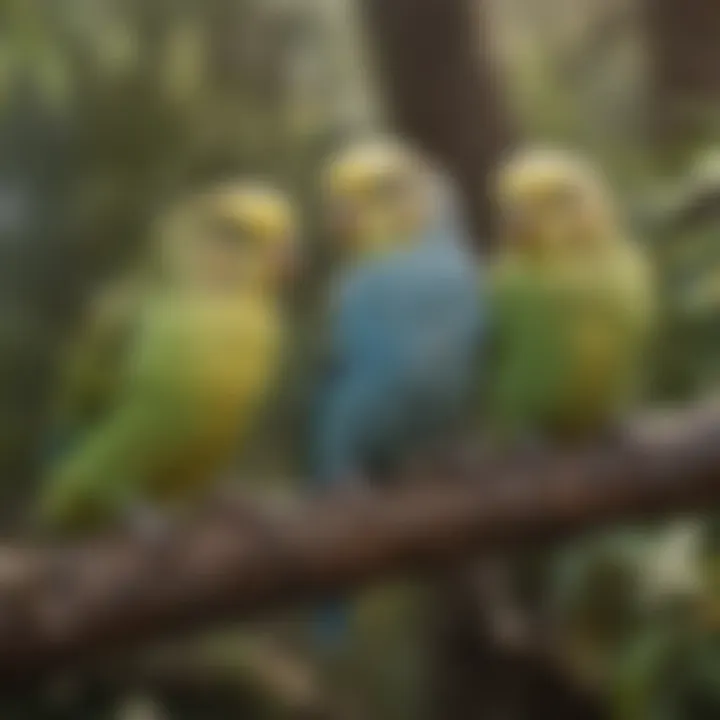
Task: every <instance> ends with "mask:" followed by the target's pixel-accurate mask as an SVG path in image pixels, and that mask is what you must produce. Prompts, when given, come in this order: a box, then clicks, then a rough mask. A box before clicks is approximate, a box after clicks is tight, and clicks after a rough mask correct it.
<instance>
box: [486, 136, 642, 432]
mask: <svg viewBox="0 0 720 720" xmlns="http://www.w3.org/2000/svg"><path fill="white" fill-rule="evenodd" d="M497 194H498V203H499V208H500V212H501V223H502V232H501V242H500V250H499V256H498V258H497V261H496V262H495V264H494V266H493V268H492V272H491V275H492V288H493V290H492V292H493V312H494V314H493V320H494V325H495V330H496V332H495V337H494V349H495V358H496V360H497V365H496V368H497V373H496V374H495V375H493V384H492V388H491V391H490V395H491V398H490V402H489V412H490V416H491V423H492V424H493V425H494V426H495V428H496V429H497V430H498V432H499V433H500V434H501V435H503V436H504V437H505V438H506V439H515V440H517V439H518V438H520V437H521V436H522V437H525V438H527V437H528V436H533V435H535V436H538V435H542V436H544V437H545V439H550V438H563V439H567V438H571V437H579V436H584V435H587V434H590V433H594V432H598V431H603V430H605V429H608V428H610V427H611V426H612V425H614V424H615V423H616V422H618V421H619V420H621V418H622V417H623V415H624V413H625V412H626V411H627V409H628V406H629V405H631V404H632V403H633V402H634V401H636V400H637V398H638V394H639V392H640V389H641V387H642V380H643V375H644V374H645V367H644V365H643V357H644V352H645V351H646V350H647V348H648V343H649V341H650V339H651V337H652V329H653V326H654V321H655V318H654V313H655V302H654V293H653V281H652V273H651V269H650V264H649V260H648V258H647V257H645V255H644V254H643V253H642V252H641V250H640V248H639V247H638V246H636V245H635V244H634V243H633V242H632V240H631V239H630V238H629V237H628V235H627V233H626V230H625V228H624V227H623V225H622V222H621V220H620V218H619V217H618V213H617V210H616V207H615V205H614V203H613V201H612V198H611V197H610V193H609V189H608V188H607V187H606V185H605V183H604V182H603V180H602V178H601V177H600V174H599V173H598V171H597V170H596V169H595V168H594V167H592V166H591V165H590V164H589V163H587V162H585V161H584V160H582V159H580V158H578V157H576V156H575V155H573V154H570V153H565V152H562V151H556V150H544V149H539V150H530V151H524V152H521V153H520V154H518V155H517V156H515V157H513V158H511V159H510V160H509V161H508V162H507V163H506V164H505V165H504V166H503V167H502V168H501V169H500V172H499V175H498V184H497Z"/></svg>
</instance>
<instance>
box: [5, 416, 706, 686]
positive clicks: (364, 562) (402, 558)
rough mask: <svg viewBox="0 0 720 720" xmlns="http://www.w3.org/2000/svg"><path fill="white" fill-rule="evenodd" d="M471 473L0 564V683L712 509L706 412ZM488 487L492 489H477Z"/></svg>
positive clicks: (245, 510) (224, 513)
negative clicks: (391, 580)
mask: <svg viewBox="0 0 720 720" xmlns="http://www.w3.org/2000/svg"><path fill="white" fill-rule="evenodd" d="M469 475H472V477H470V476H468V477H467V478H465V477H456V478H451V477H448V478H446V479H444V480H445V481H444V482H443V483H438V482H437V481H436V482H432V483H431V482H419V483H417V484H416V485H415V486H407V485H398V486H396V487H393V488H390V489H388V490H387V491H384V492H380V491H378V492H377V493H368V494H367V495H366V496H363V497H362V498H358V497H356V496H355V497H352V498H350V497H341V496H338V497H328V498H324V499H321V500H319V501H317V502H314V503H308V504H298V505H296V506H293V507H291V508H284V509H280V510H278V509H277V508H272V509H268V508H267V507H265V508H264V509H262V508H260V507H257V508H255V509H252V508H249V507H248V504H247V502H246V501H242V500H238V501H237V502H229V501H228V500H227V499H226V501H225V502H223V503H221V504H220V506H218V507H215V508H208V510H207V512H206V513H205V514H204V515H203V516H202V517H200V518H198V520H196V521H195V522H193V523H187V524H185V525H183V526H177V527H174V528H173V529H171V530H169V531H168V533H167V535H166V537H164V538H162V540H157V539H155V540H153V541H152V542H151V541H149V540H141V539H138V538H108V539H105V540H97V541H95V542H93V543H90V544H83V545H78V546H75V547H64V548H54V549H42V548H27V549H17V548H16V549H13V548H6V549H5V550H3V551H2V552H0V676H2V677H3V678H4V679H6V680H8V679H10V678H18V677H20V676H28V675H32V674H33V673H36V672H40V671H44V670H49V669H53V668H57V667H63V668H67V667H68V664H69V663H73V662H76V661H83V660H87V659H88V658H92V657H95V656H96V655H97V654H99V653H108V652H109V651H111V650H116V649H119V648H125V647H129V646H132V645H137V644H140V643H142V642H146V641H150V640H154V639H158V638H160V637H163V636H167V635H169V634H171V633H178V632H181V631H186V630H191V629H197V628H201V627H205V626H208V625H217V624H219V623H221V622H223V621H227V620H230V619H235V618H242V617H244V616H246V615H247V614H249V613H256V612H258V611H265V610H267V609H269V608H271V607H272V606H280V605H284V604H290V603H297V602H299V601H302V600H310V599H314V598H318V597H319V596H321V595H322V594H324V593H330V592H336V591H338V590H344V589H348V590H349V589H351V588H354V587H357V586H359V585H361V584H362V583H367V582H369V581H374V580H378V579H380V578H382V577H385V576H389V575H391V574H398V573H405V572H417V571H422V570H429V569H432V568H437V567H440V566H443V565H445V564H447V563H448V562H449V561H451V560H453V559H455V558H459V557H469V556H471V555H472V554H473V553H477V552H479V551H481V550H482V551H485V550H488V549H490V548H494V547H500V546H503V547H504V546H508V545H511V544H517V543H522V542H537V541H541V540H549V539H552V538H555V537H561V536H565V535H567V534H569V533H572V532H577V531H581V530H586V529H588V528H589V527H591V526H597V525H600V524H603V523H608V522H615V521H619V520H622V519H629V518H636V517H639V516H646V515H657V514H660V513H667V512H679V511H682V510H698V509H704V508H706V507H707V506H708V505H709V504H710V503H712V502H715V501H717V500H718V499H720V405H718V404H713V405H709V406H706V407H703V408H700V409H695V410H691V411H687V412H683V413H680V414H679V415H663V416H654V417H650V418H646V419H645V420H644V421H643V422H640V423H638V424H636V425H635V426H633V428H631V429H629V430H628V436H627V438H626V439H624V440H623V441H622V442H613V443H609V442H604V443H599V444H594V445H592V446H588V447H586V448H581V449H577V450H574V451H572V452H569V453H562V454H556V453H550V452H548V454H547V456H546V457H545V456H543V457H536V456H534V457H533V458H531V459H528V458H522V457H517V458H504V459H503V458H497V459H495V460H489V459H486V460H485V461H484V462H483V463H481V464H480V466H479V467H477V468H476V469H475V470H474V471H472V472H471V473H469ZM491 478H492V479H491Z"/></svg>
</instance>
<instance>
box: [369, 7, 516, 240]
mask: <svg viewBox="0 0 720 720" xmlns="http://www.w3.org/2000/svg"><path fill="white" fill-rule="evenodd" d="M363 9H364V11H365V16H366V20H367V23H368V27H369V29H370V30H371V33H372V34H371V41H372V43H371V44H373V45H374V47H373V49H374V51H375V55H376V57H377V58H378V61H379V70H380V73H379V77H380V81H381V84H384V86H385V89H386V91H387V98H388V104H389V109H390V113H391V116H392V118H393V120H394V121H395V124H396V127H397V129H398V131H399V132H401V133H402V134H403V135H405V136H406V137H408V138H409V139H410V140H412V141H414V142H416V143H417V144H418V145H419V146H420V147H421V148H422V149H424V150H425V151H426V152H428V153H430V154H431V155H433V156H434V157H435V158H436V159H437V160H438V161H439V162H440V163H441V164H442V165H443V166H444V167H445V168H446V169H447V170H448V171H449V172H450V174H451V175H452V176H454V178H455V179H456V181H457V182H458V184H459V186H460V190H461V191H462V194H463V196H464V199H465V201H466V205H467V209H468V214H469V217H470V220H471V222H472V227H473V229H474V231H475V233H476V235H477V237H478V238H479V240H478V245H479V246H480V247H481V248H482V249H487V248H489V246H490V241H489V240H490V237H491V233H492V227H493V222H492V220H493V218H492V215H493V213H492V204H491V202H490V200H489V198H488V193H487V178H488V171H489V170H490V169H491V168H493V167H494V166H495V164H496V162H497V160H498V157H499V156H500V155H501V154H502V153H503V152H504V151H505V150H506V148H507V146H508V144H509V140H510V138H511V136H512V132H511V130H510V127H509V120H508V117H507V114H506V110H505V107H504V104H503V101H502V98H501V96H500V93H499V92H498V86H497V81H496V77H495V72H494V69H493V66H492V60H491V58H490V56H489V54H488V53H487V52H485V51H484V49H485V48H487V47H488V43H486V42H484V40H483V38H482V37H481V33H482V31H484V30H485V24H484V23H483V22H482V21H483V19H484V18H482V17H479V16H478V15H477V14H476V12H475V10H476V9H477V10H478V11H479V10H481V7H480V5H479V4H478V3H473V2H470V1H469V0H392V1H390V0H363Z"/></svg>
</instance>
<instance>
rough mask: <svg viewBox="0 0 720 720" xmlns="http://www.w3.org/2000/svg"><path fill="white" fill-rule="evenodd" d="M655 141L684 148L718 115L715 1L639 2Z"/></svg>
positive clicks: (719, 31)
mask: <svg viewBox="0 0 720 720" xmlns="http://www.w3.org/2000/svg"><path fill="white" fill-rule="evenodd" d="M644 2H645V13H646V21H647V35H648V45H649V51H650V73H651V76H650V111H651V115H650V116H651V118H652V123H653V130H654V132H655V136H656V139H657V141H658V142H659V143H661V144H666V145H667V146H668V148H669V149H670V150H671V151H682V150H687V148H688V145H689V144H691V143H693V142H697V141H699V140H701V139H702V138H703V135H704V134H705V133H707V132H708V131H710V130H711V126H712V123H713V122H717V120H718V118H719V117H720V114H719V113H720V41H718V38H720V3H718V2H716V0H644Z"/></svg>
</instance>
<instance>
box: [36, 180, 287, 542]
mask: <svg viewBox="0 0 720 720" xmlns="http://www.w3.org/2000/svg"><path fill="white" fill-rule="evenodd" d="M294 225H295V222H294V217H293V212H292V208H291V207H290V204H289V202H288V201H287V199H286V198H285V197H284V196H283V195H282V194H280V193H279V192H277V191H275V190H273V189H272V188H267V187H264V186H259V185H255V184H250V183H242V182H237V183H227V184H223V185H221V186H218V187H214V188H212V189H210V190H207V191H205V192H202V193H198V194H197V195H194V196H192V197H191V198H190V199H188V200H186V201H185V202H182V203H178V205H177V206H176V207H174V208H172V209H171V211H170V212H168V213H167V215H166V216H165V217H164V219H163V221H162V222H161V223H160V228H159V230H158V233H157V238H156V240H155V242H154V243H153V246H152V252H153V257H152V271H153V272H152V278H151V282H150V284H149V285H148V287H147V288H144V290H143V294H142V302H141V303H137V304H136V306H133V304H132V303H129V304H124V301H123V300H122V297H120V299H119V305H118V306H117V307H114V306H113V305H112V302H110V300H108V303H109V306H108V307H106V308H104V310H103V312H105V313H108V314H109V315H107V316H102V314H101V317H104V319H107V318H108V317H109V319H111V320H112V319H113V317H114V316H113V312H116V313H117V317H115V320H117V323H116V325H113V324H112V323H109V324H108V326H107V327H108V328H110V329H109V330H108V331H106V330H107V328H106V329H104V330H102V331H101V332H99V336H98V337H97V342H96V344H95V350H93V351H89V355H88V359H87V362H86V368H85V371H86V373H87V371H88V369H89V370H90V378H89V381H88V382H86V384H85V386H84V390H85V392H86V400H87V404H88V406H89V408H90V409H91V410H92V412H90V410H88V411H87V413H86V417H91V418H92V420H93V422H92V423H91V424H90V425H89V426H87V427H84V428H82V430H81V431H80V434H79V437H77V438H76V439H75V440H74V441H72V442H69V443H67V446H66V450H65V451H64V452H60V453H56V455H57V457H56V458H55V459H54V461H53V462H52V463H51V466H50V468H49V470H48V473H47V478H46V484H45V486H44V492H43V494H42V496H41V506H40V516H41V520H42V522H43V523H44V524H46V525H49V526H52V527H60V528H63V529H64V528H68V529H73V530H75V529H85V528H89V527H97V526H105V525H106V524H107V523H109V522H113V521H122V520H123V519H127V518H128V517H129V515H128V513H132V511H133V510H135V509H137V508H145V507H150V508H163V509H174V508H177V507H182V506H184V505H187V504H188V503H189V502H192V500H193V499H196V498H197V497H199V496H200V495H201V494H202V493H203V492H204V491H205V490H206V489H207V486H208V483H211V482H212V481H213V480H215V479H216V478H217V477H218V475H219V473H221V472H222V471H223V470H224V469H225V468H226V467H227V466H228V465H229V463H230V462H231V460H232V458H233V456H234V454H235V452H236V450H237V447H238V443H240V442H241V441H242V438H243V433H244V431H246V430H247V429H249V427H250V426H251V425H252V423H253V421H254V418H255V416H256V415H257V414H258V413H259V411H260V409H261V407H262V406H263V404H264V401H265V399H266V398H267V395H268V393H269V392H270V391H271V390H272V388H273V386H274V383H275V381H276V379H277V375H278V369H279V365H280V363H279V360H280V356H281V347H282V314H281V311H280V298H279V295H280V291H281V288H282V285H283V279H284V277H285V271H286V268H287V262H286V261H287V260H288V258H290V257H291V256H292V253H293V252H294V239H295V238H294V235H295V228H294ZM128 313H130V314H131V315H132V316H133V320H132V323H130V324H131V325H132V333H131V337H129V338H127V339H126V340H127V343H128V347H127V349H126V350H125V351H124V352H121V351H120V350H119V349H118V350H117V351H118V353H119V359H118V360H117V361H116V363H115V365H113V363H112V362H105V363H102V362H98V361H97V354H96V353H97V352H98V348H101V349H102V350H103V351H105V352H107V353H112V352H113V348H112V347H105V345H103V343H105V341H106V340H107V339H108V338H113V337H117V334H116V333H115V332H114V330H112V328H113V327H117V328H123V327H125V328H127V327H128V323H127V318H128ZM92 344H93V343H90V344H89V346H92ZM110 345H112V343H110ZM94 353H95V354H94ZM75 362H76V363H78V365H79V370H78V372H79V373H80V374H82V373H81V372H80V371H81V370H82V369H83V362H85V360H83V357H82V353H81V354H80V355H79V357H77V358H75ZM98 368H101V369H103V368H104V370H102V371H101V370H98ZM93 372H95V373H96V375H95V376H94V377H93ZM71 375H72V373H71ZM86 380H87V378H86ZM81 385H82V383H81Z"/></svg>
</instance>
